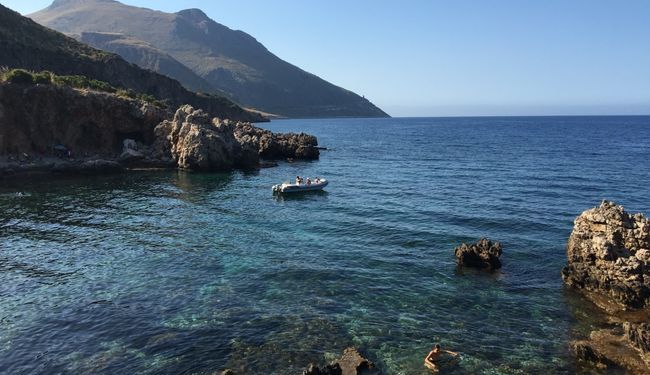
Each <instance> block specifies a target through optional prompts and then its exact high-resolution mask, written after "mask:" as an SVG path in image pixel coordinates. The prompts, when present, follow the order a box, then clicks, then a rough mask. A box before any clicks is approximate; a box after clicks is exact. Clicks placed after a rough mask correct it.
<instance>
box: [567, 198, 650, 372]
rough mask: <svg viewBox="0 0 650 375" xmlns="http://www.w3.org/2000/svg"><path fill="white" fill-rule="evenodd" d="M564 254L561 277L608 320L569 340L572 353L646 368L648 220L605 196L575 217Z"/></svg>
mask: <svg viewBox="0 0 650 375" xmlns="http://www.w3.org/2000/svg"><path fill="white" fill-rule="evenodd" d="M567 258H568V263H567V265H566V267H564V269H563V270H562V278H563V280H564V282H565V283H566V285H567V286H569V287H571V288H573V289H575V290H577V291H579V292H581V293H582V294H584V295H585V296H586V297H587V298H588V299H589V300H591V301H592V302H594V303H595V304H596V305H597V306H598V307H600V308H601V309H602V310H603V311H604V312H605V313H606V314H607V320H608V322H607V324H606V327H604V328H600V329H596V330H593V331H592V332H591V333H590V335H589V337H587V338H583V339H580V340H577V341H575V342H573V343H572V345H571V346H572V349H573V351H574V352H575V354H576V357H577V358H578V359H579V360H581V361H584V362H588V363H591V364H593V365H594V366H596V367H598V368H610V367H620V368H624V369H627V370H628V371H630V372H631V373H634V374H647V373H650V325H649V324H648V321H649V318H650V220H649V219H648V218H646V217H645V216H644V215H642V214H635V215H631V214H629V213H627V212H626V211H625V210H624V208H623V207H622V206H619V205H616V204H615V203H613V202H609V201H603V202H602V203H601V205H600V206H599V207H596V208H593V209H590V210H587V211H585V212H583V213H582V214H581V215H580V216H578V218H576V220H575V222H574V227H573V231H572V233H571V236H570V237H569V241H568V244H567Z"/></svg>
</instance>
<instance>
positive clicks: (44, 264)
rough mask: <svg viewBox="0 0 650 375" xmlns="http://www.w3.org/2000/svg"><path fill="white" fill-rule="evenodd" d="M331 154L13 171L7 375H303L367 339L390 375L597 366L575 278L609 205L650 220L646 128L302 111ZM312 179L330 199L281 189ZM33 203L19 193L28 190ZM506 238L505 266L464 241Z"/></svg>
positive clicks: (624, 120) (0, 360)
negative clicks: (597, 216)
mask: <svg viewBox="0 0 650 375" xmlns="http://www.w3.org/2000/svg"><path fill="white" fill-rule="evenodd" d="M264 127H267V128H269V129H271V130H274V131H305V132H308V133H312V134H315V135H317V136H318V138H319V142H320V144H321V145H322V146H326V147H328V148H329V149H330V150H328V151H324V152H323V153H322V155H321V159H320V160H319V161H315V162H295V163H286V162H281V163H280V165H279V166H278V167H276V168H270V169H262V170H260V171H258V172H252V173H242V172H235V173H229V174H201V173H185V172H134V173H130V174H127V175H120V176H103V177H90V178H88V177H86V178H56V179H53V178H47V179H34V180H20V181H11V180H0V373H5V372H6V373H12V374H15V373H48V374H50V373H71V374H83V373H88V374H100V373H169V374H177V373H210V372H214V371H217V370H220V369H222V368H226V367H230V368H234V369H237V370H240V371H242V372H244V373H264V374H270V373H277V374H292V373H298V372H299V371H300V370H302V369H304V368H305V367H306V365H307V364H308V363H309V362H317V363H321V364H324V363H326V362H327V361H329V360H331V359H333V358H335V357H337V356H338V355H339V354H340V353H341V352H342V350H343V349H344V348H345V347H347V346H350V345H354V346H358V347H361V348H362V349H364V350H365V351H366V352H367V354H368V355H369V357H370V358H371V359H373V360H374V361H375V362H376V363H377V364H378V365H379V366H380V367H381V368H383V369H384V370H385V371H386V372H387V373H389V374H426V373H427V372H426V371H425V369H424V368H423V366H422V360H423V357H424V355H425V354H426V353H427V351H428V349H429V348H430V347H431V346H432V345H433V344H434V343H436V342H442V344H443V346H444V347H447V348H450V349H452V350H457V351H460V352H462V360H461V361H460V363H459V365H458V366H456V367H452V368H447V369H444V372H445V373H468V372H469V373H483V374H519V373H573V372H575V371H585V370H584V369H582V368H580V367H577V365H576V364H575V363H574V362H573V360H572V359H571V356H570V353H569V349H568V345H569V341H570V340H572V339H574V338H575V337H576V336H579V335H582V334H585V333H587V332H588V330H589V328H590V327H592V326H593V325H596V324H599V315H598V311H597V310H596V309H594V308H593V307H592V306H591V305H590V304H589V303H587V302H585V301H584V300H583V299H582V298H581V297H580V296H578V295H576V294H575V293H573V292H571V291H569V290H566V289H565V288H564V287H563V285H562V282H561V278H560V269H561V268H562V266H563V264H564V263H565V261H566V257H565V244H566V240H567V238H568V236H569V234H570V232H571V227H572V220H573V219H574V218H575V217H576V216H577V215H578V214H580V213H581V212H582V211H583V210H585V209H588V208H590V207H593V206H596V205H598V204H599V202H600V201H601V200H602V199H603V198H607V199H610V200H614V201H616V202H617V203H620V204H623V205H624V206H625V207H626V208H627V209H628V210H630V211H632V212H643V213H646V214H648V213H650V187H649V186H650V185H649V184H648V182H649V181H650V163H649V161H650V117H538V118H535V117H531V118H440V119H431V118H421V119H361V120H360V119H340V120H285V121H274V122H272V123H270V124H266V125H264ZM296 175H302V176H320V177H325V178H327V179H329V180H330V181H331V183H330V185H329V186H328V187H327V189H326V190H327V192H325V193H322V194H311V195H303V196H299V197H292V198H290V197H287V198H284V199H277V198H274V197H273V196H272V194H271V189H270V187H271V185H273V184H275V183H279V182H282V181H284V180H289V179H290V178H292V177H295V176H296ZM19 192H20V193H21V194H18V193H19ZM481 236H488V237H490V238H492V239H495V240H499V241H501V242H502V243H503V245H504V255H503V257H502V261H503V269H502V270H501V271H500V272H497V273H495V274H493V275H490V274H486V273H482V272H471V271H459V270H457V269H456V267H455V264H454V258H453V249H454V247H455V246H457V245H458V244H460V243H461V242H463V241H475V240H477V239H478V238H480V237H481Z"/></svg>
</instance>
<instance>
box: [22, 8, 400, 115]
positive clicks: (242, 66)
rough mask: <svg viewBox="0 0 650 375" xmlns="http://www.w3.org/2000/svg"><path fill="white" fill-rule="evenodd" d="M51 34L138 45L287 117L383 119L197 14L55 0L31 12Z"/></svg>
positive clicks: (337, 89)
mask: <svg viewBox="0 0 650 375" xmlns="http://www.w3.org/2000/svg"><path fill="white" fill-rule="evenodd" d="M30 17H32V18H33V19H34V20H36V21H37V22H39V23H41V24H43V25H46V26H48V27H52V28H54V29H56V30H59V31H62V32H65V33H70V34H81V33H82V32H115V33H121V34H125V35H128V36H130V37H133V38H136V39H139V40H143V41H146V42H147V43H149V44H150V45H152V46H154V47H155V48H157V49H159V50H161V51H164V52H165V53H167V54H169V55H170V56H172V57H173V58H174V59H176V60H177V61H179V62H181V63H183V64H184V65H186V66H187V67H188V68H190V69H192V70H193V71H194V72H195V73H197V74H198V75H199V76H201V77H202V78H204V79H205V80H206V81H207V82H209V83H210V84H211V85H212V86H214V87H216V88H219V89H221V90H222V91H224V92H226V93H228V94H229V95H230V97H231V98H234V99H235V100H236V101H238V102H239V103H241V104H243V105H246V106H250V107H254V108H257V109H260V110H263V111H266V112H270V113H278V114H282V115H286V116H289V117H341V116H367V117H375V116H377V117H379V116H382V117H383V116H387V115H386V114H385V113H384V112H383V111H382V110H380V109H379V108H377V107H376V106H374V105H373V104H372V103H370V102H369V101H368V100H366V99H365V98H362V97H360V96H359V95H357V94H355V93H353V92H351V91H348V90H345V89H342V88H340V87H337V86H335V85H332V84H331V83H328V82H326V81H324V80H322V79H321V78H319V77H317V76H315V75H313V74H310V73H308V72H305V71H303V70H301V69H300V68H298V67H296V66H293V65H291V64H289V63H287V62H286V61H283V60H281V59H280V58H278V57H277V56H275V55H273V54H272V53H271V52H269V51H268V50H267V49H266V48H265V47H264V46H263V45H262V44H260V43H259V42H258V41H257V40H255V39H254V38H253V37H251V36H250V35H248V34H246V33H244V32H242V31H234V30H231V29H229V28H227V27H225V26H223V25H221V24H219V23H217V22H215V21H213V20H211V19H210V18H208V17H207V16H206V15H205V14H204V13H203V12H202V11H200V10H198V9H189V10H184V11H181V12H178V13H173V14H172V13H164V12H158V11H153V10H150V9H144V8H136V7H132V6H127V5H124V4H122V3H119V2H117V1H113V0H56V1H55V2H54V3H53V4H52V5H50V6H49V7H48V8H46V9H43V10H41V11H39V12H37V13H34V14H31V15H30Z"/></svg>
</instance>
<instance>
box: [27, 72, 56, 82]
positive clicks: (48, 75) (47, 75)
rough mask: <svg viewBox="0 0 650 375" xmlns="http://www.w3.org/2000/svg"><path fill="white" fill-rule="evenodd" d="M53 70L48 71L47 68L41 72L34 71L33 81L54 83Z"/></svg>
mask: <svg viewBox="0 0 650 375" xmlns="http://www.w3.org/2000/svg"><path fill="white" fill-rule="evenodd" d="M52 75H53V74H52V72H48V71H47V70H45V71H42V72H39V73H32V78H33V79H32V81H33V83H41V84H46V85H49V84H50V83H52Z"/></svg>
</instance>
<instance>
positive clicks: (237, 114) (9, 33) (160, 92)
mask: <svg viewBox="0 0 650 375" xmlns="http://www.w3.org/2000/svg"><path fill="white" fill-rule="evenodd" d="M66 4H69V3H67V2H66ZM0 51H2V53H0V66H6V67H11V68H24V69H29V70H34V71H41V70H49V71H52V72H54V73H57V74H60V75H84V76H87V77H90V78H94V79H98V80H101V81H105V82H108V83H110V84H112V85H113V86H116V87H123V88H129V89H132V90H135V91H137V92H141V93H146V94H149V95H152V96H155V97H156V98H158V99H163V100H167V101H168V102H169V103H170V104H171V105H172V106H180V105H183V104H188V103H190V104H193V105H194V106H196V107H198V108H202V109H204V110H205V111H207V112H209V113H210V114H212V115H214V116H219V117H224V118H232V119H237V120H245V121H260V120H262V118H261V117H260V116H259V115H257V114H253V113H250V112H247V111H244V110H243V109H242V108H241V107H239V106H238V105H236V104H234V103H232V102H231V101H230V100H228V99H226V98H224V97H220V96H214V97H212V96H204V95H198V94H196V93H193V92H190V91H188V90H186V89H185V88H184V87H182V86H181V84H180V83H178V82H177V81H175V80H173V79H170V78H168V77H165V76H163V75H160V74H157V73H154V72H151V71H148V70H145V69H141V68H139V67H137V66H136V65H133V64H130V63H128V62H126V61H124V60H123V59H122V58H121V57H119V56H117V55H114V54H111V53H107V52H103V51H100V50H97V49H94V48H91V47H89V46H87V45H85V44H82V43H79V42H77V41H76V40H74V39H72V38H69V37H67V36H65V35H63V34H61V33H59V32H56V31H54V30H50V29H48V28H45V27H43V26H40V25H38V24H36V23H35V22H33V21H32V20H30V19H28V18H26V17H22V16H21V15H20V14H18V13H16V12H13V11H11V10H10V9H8V8H5V7H3V6H2V5H0Z"/></svg>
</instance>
